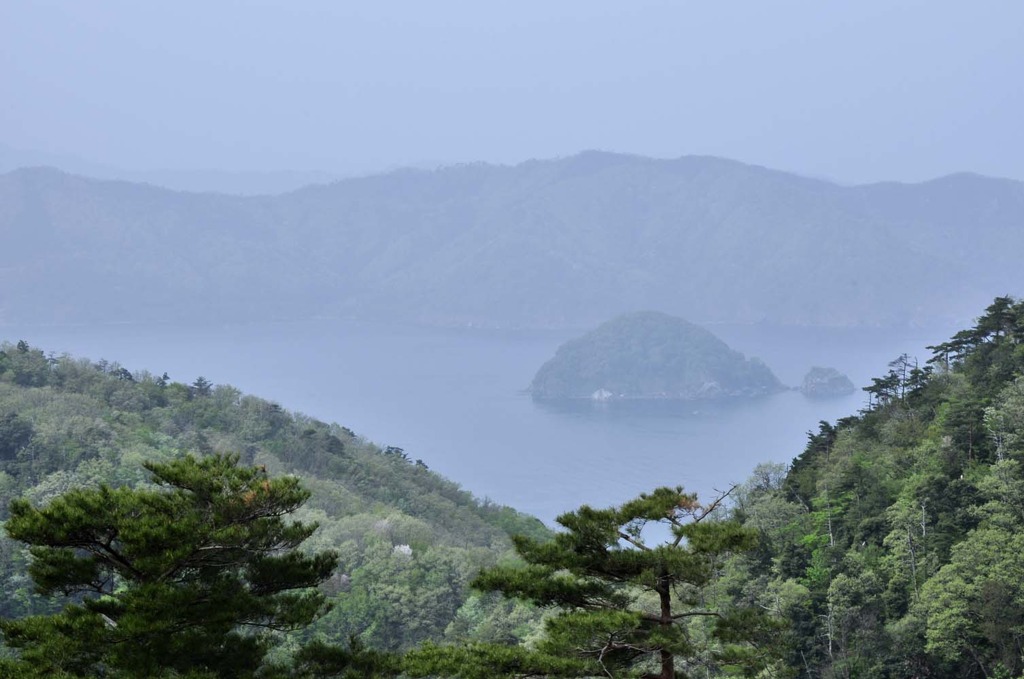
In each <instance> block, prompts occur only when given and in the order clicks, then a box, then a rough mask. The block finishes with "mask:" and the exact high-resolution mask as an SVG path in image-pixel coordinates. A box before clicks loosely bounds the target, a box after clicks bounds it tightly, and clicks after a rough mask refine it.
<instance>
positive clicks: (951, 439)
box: [730, 297, 1024, 679]
mask: <svg viewBox="0 0 1024 679" xmlns="http://www.w3.org/2000/svg"><path fill="white" fill-rule="evenodd" d="M932 349H933V351H934V355H933V356H932V358H931V360H929V361H928V363H927V364H926V365H925V366H924V367H921V366H920V365H919V364H918V362H917V361H916V359H913V358H910V357H909V356H907V355H902V356H900V357H898V358H897V359H895V360H894V361H892V362H891V363H890V364H889V366H888V372H887V373H886V374H885V375H884V376H883V377H881V378H878V379H876V380H874V381H873V383H872V385H871V386H869V387H868V388H867V391H868V392H869V394H870V395H871V401H870V404H869V406H868V407H867V408H866V409H865V410H863V411H862V412H861V413H860V414H859V415H858V416H856V417H848V418H844V419H842V420H839V421H838V422H836V423H834V424H830V423H825V422H822V423H821V424H820V426H819V429H818V431H817V432H814V433H811V434H809V439H808V444H807V447H806V449H805V450H804V452H803V453H802V454H801V455H800V456H798V457H797V458H796V459H795V460H794V461H793V464H792V465H791V467H790V468H789V471H788V473H787V474H786V475H785V478H784V480H782V481H781V482H778V483H773V482H771V479H772V478H777V477H778V475H774V476H773V475H771V474H768V475H765V474H764V473H761V474H760V475H757V476H755V478H754V479H752V480H751V482H750V483H748V484H747V485H746V486H745V487H744V488H743V489H741V492H740V493H739V494H738V501H737V503H736V506H735V508H734V510H733V511H734V514H733V516H734V517H735V518H736V519H738V520H741V521H742V522H743V523H744V525H745V526H747V527H749V528H754V529H757V530H758V531H759V532H760V533H761V535H762V545H763V547H762V549H761V550H759V551H757V552H753V553H751V554H747V555H742V556H740V557H734V558H733V560H732V564H731V566H730V568H731V569H732V572H733V573H734V575H733V576H732V579H731V581H732V582H733V583H735V584H734V586H733V589H734V593H733V596H734V597H740V598H742V597H746V598H748V599H749V600H752V601H753V602H755V603H756V604H757V605H760V606H762V607H764V608H766V609H768V610H773V611H777V612H778V613H779V614H781V615H782V616H784V617H785V619H786V620H787V621H788V623H789V634H788V635H787V637H786V645H787V646H788V657H787V660H786V665H787V666H788V669H789V671H790V672H792V673H794V674H797V675H798V676H804V677H906V676H915V677H949V678H953V677H956V678H962V677H963V678H969V679H973V678H981V677H995V676H1006V677H1011V676H1019V675H1020V674H1021V672H1022V671H1024V660H1022V657H1024V656H1022V652H1021V648H1024V613H1022V611H1024V594H1022V592H1024V571H1022V570H1021V568H1020V566H1019V563H1018V562H1019V560H1020V559H1019V555H1020V552H1021V550H1022V549H1024V545H1021V544H1020V538H1019V536H1020V535H1021V534H1022V532H1024V473H1022V469H1021V464H1022V463H1024V460H1022V459H1021V457H1022V453H1024V449H1022V446H1021V435H1022V432H1024V416H1022V413H1024V405H1022V404H1024V397H1022V396H1021V394H1022V389H1024V387H1022V385H1024V377H1022V373H1024V303H1022V302H1018V301H1015V300H1013V299H1011V298H1008V297H1001V298H998V299H996V300H995V301H994V302H993V304H992V305H991V306H989V307H988V308H987V309H986V310H985V314H984V315H983V316H982V317H981V318H979V319H978V322H977V324H976V325H975V327H973V328H970V329H967V330H963V331H961V332H958V333H957V334H956V335H954V337H953V338H952V339H951V340H950V341H948V342H945V343H942V344H939V345H936V346H935V347H932ZM766 479H767V481H766Z"/></svg>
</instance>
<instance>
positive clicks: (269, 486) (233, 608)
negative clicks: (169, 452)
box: [0, 456, 337, 677]
mask: <svg viewBox="0 0 1024 679" xmlns="http://www.w3.org/2000/svg"><path fill="white" fill-rule="evenodd" d="M237 462H238V460H237V457H232V456H214V457H210V458H205V459H197V458H194V457H192V456H188V457H185V458H183V459H180V460H175V461H173V462H170V463H166V464H156V463H150V464H147V465H146V468H147V469H148V470H149V472H150V473H151V474H152V476H153V482H154V484H155V486H156V487H155V488H152V489H129V488H114V489H112V488H110V487H108V486H100V487H99V488H97V489H74V490H70V491H68V492H67V493H65V494H64V495H62V496H60V497H58V498H56V499H55V500H53V501H52V502H50V503H49V504H48V505H47V506H46V507H43V508H35V507H33V506H32V505H30V504H29V503H28V502H27V501H25V500H17V501H15V502H14V503H12V506H11V517H10V519H9V520H8V521H7V523H6V525H5V528H6V530H7V533H8V534H9V535H10V536H11V537H12V538H14V539H16V540H20V541H22V542H25V543H28V544H29V545H31V553H32V563H31V565H30V567H29V573H30V575H31V576H32V579H33V581H34V582H35V585H36V589H37V591H38V592H39V593H40V594H44V595H53V594H62V595H64V596H70V597H74V601H75V603H72V604H69V605H68V606H67V607H66V608H65V609H64V611H63V612H61V613H58V614H53V615H49V616H32V617H28V618H24V619H21V620H14V621H4V622H2V623H0V631H2V633H3V635H4V639H5V641H6V642H7V644H8V645H10V646H11V647H13V648H16V649H18V650H19V651H20V652H21V653H20V657H21V660H22V661H23V662H24V663H26V664H27V665H28V666H29V667H31V668H32V669H33V671H37V672H65V673H67V674H70V675H74V676H96V675H98V674H103V673H105V672H108V671H110V672H114V673H118V672H124V673H128V674H134V675H136V676H140V675H141V676H156V675H158V674H160V673H161V672H166V671H173V672H177V673H181V674H187V673H189V672H193V671H199V672H209V673H211V674H214V675H216V676H219V677H248V676H253V675H254V673H255V672H256V671H257V670H258V669H259V667H260V666H261V664H262V661H263V656H264V654H265V653H266V650H267V646H268V644H269V643H270V640H271V636H270V632H271V631H287V630H296V629H301V628H303V627H305V626H306V625H308V624H309V623H311V622H312V621H313V620H314V619H315V618H316V617H317V616H318V615H319V614H320V613H321V612H322V610H323V609H324V605H325V602H324V596H323V594H322V593H320V592H319V591H318V590H317V589H316V586H317V585H318V584H319V583H320V582H322V581H323V580H325V579H327V578H328V577H329V576H330V574H331V572H332V571H333V570H334V568H335V566H336V564H337V555H336V554H334V553H331V552H322V553H319V554H315V555H305V554H302V553H300V552H298V551H296V548H297V547H298V546H299V545H300V544H301V543H302V542H304V541H305V540H306V539H307V538H308V537H309V536H310V535H311V534H312V533H313V531H314V530H315V529H316V526H315V525H307V524H303V523H300V522H286V521H285V520H284V518H283V516H285V515H287V514H290V513H292V512H294V511H295V510H296V509H298V507H299V506H300V505H302V504H303V503H304V502H305V501H306V500H307V499H308V497H309V493H308V492H307V491H305V490H303V489H302V488H301V487H300V486H299V483H298V480H297V479H296V478H294V477H285V478H270V477H268V475H267V474H266V471H265V470H264V469H262V468H255V467H250V468H244V467H239V466H237Z"/></svg>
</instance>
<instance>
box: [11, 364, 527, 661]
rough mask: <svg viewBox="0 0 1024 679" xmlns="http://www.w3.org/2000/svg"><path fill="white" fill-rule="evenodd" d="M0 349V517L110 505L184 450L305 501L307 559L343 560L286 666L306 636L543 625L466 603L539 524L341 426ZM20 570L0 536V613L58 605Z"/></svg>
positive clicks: (396, 642)
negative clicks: (25, 375)
mask: <svg viewBox="0 0 1024 679" xmlns="http://www.w3.org/2000/svg"><path fill="white" fill-rule="evenodd" d="M0 352H2V354H3V356H4V358H2V359H0V520H3V519H6V518H7V515H8V510H9V507H10V506H11V503H12V501H14V500H18V499H23V500H27V501H28V502H30V503H31V504H32V505H34V506H40V505H46V504H47V503H50V502H54V501H56V500H57V499H58V498H61V497H64V496H65V495H66V494H68V493H69V492H72V491H73V492H80V491H92V490H97V489H99V488H100V487H101V486H104V485H105V486H108V487H109V490H108V492H110V493H112V494H113V496H114V497H119V495H118V494H119V493H127V492H129V490H130V489H137V490H147V491H152V490H154V489H153V488H152V484H151V482H150V480H149V479H148V478H147V474H146V472H145V468H144V465H145V464H149V463H155V464H158V465H159V464H166V463H170V462H172V461H174V460H178V459H181V458H183V457H185V456H186V455H188V454H190V453H192V454H200V455H202V456H206V457H211V456H216V455H228V454H236V453H237V454H238V455H239V458H240V462H241V463H242V464H244V465H249V466H263V467H265V468H266V470H267V474H268V475H270V476H274V477H286V478H287V477H292V476H295V477H299V478H301V479H302V485H303V486H304V487H305V488H306V489H308V491H309V493H310V497H309V499H308V500H307V501H306V502H305V504H303V505H302V506H301V507H299V508H298V509H297V511H296V512H295V518H296V519H297V520H299V521H301V522H303V523H307V524H314V523H315V524H318V525H319V529H318V530H317V531H316V532H314V533H313V534H312V535H311V536H310V537H309V538H308V539H307V540H306V542H305V543H304V544H303V548H302V549H303V550H304V551H307V552H315V551H325V550H334V551H337V552H338V554H339V558H340V562H339V567H338V569H337V570H336V571H334V572H333V574H332V575H331V577H330V578H329V579H328V580H327V581H326V582H324V583H323V584H322V585H321V588H320V589H321V591H322V592H323V593H324V594H325V596H326V598H327V600H328V602H329V603H331V604H332V605H333V608H332V610H330V611H329V612H328V614H327V615H326V616H325V617H323V618H320V619H319V620H317V621H315V622H314V623H313V625H311V626H310V627H309V628H308V629H305V630H299V631H295V632H290V633H287V634H284V637H283V639H284V641H283V642H282V644H281V645H280V646H279V647H278V648H276V649H275V650H274V657H273V662H274V663H278V664H281V663H284V664H287V658H288V657H289V654H291V653H293V652H296V651H297V649H299V648H300V647H301V645H302V643H303V642H304V641H306V640H308V639H311V638H320V639H322V640H323V641H324V642H326V643H332V644H335V645H338V646H339V647H345V648H348V647H349V637H350V636H351V635H356V636H357V638H358V641H359V642H360V643H363V644H365V645H366V646H367V647H368V648H371V649H401V650H405V649H407V648H410V647H412V646H413V645H415V644H417V643H419V642H421V641H423V640H426V639H433V640H435V641H442V640H447V639H452V640H460V641H469V640H473V639H486V640H494V639H495V638H496V636H495V635H497V638H500V639H501V640H503V641H507V640H510V639H511V640H519V639H522V638H525V637H526V636H529V635H530V634H531V633H532V632H533V631H534V630H536V629H537V628H538V627H539V623H538V619H539V614H538V612H536V611H535V610H533V609H531V608H529V607H526V606H520V607H518V608H517V609H516V610H515V614H514V616H513V619H514V620H516V621H517V622H516V624H515V625H510V626H505V625H504V622H505V621H504V620H503V619H501V617H500V616H501V612H502V611H505V610H506V609H505V604H504V603H501V602H498V601H496V600H494V599H491V598H487V599H484V600H477V601H475V602H473V603H471V604H467V602H468V599H469V598H470V596H471V593H470V591H469V581H470V579H471V577H472V574H473V573H475V572H477V571H478V570H479V569H480V568H483V567H486V566H490V565H494V564H495V563H497V562H499V560H501V559H504V558H507V557H508V556H509V555H511V550H512V546H511V540H510V539H509V537H508V535H509V534H510V533H523V534H529V535H532V536H534V537H537V538H538V539H543V537H544V536H545V535H546V534H547V529H546V528H545V527H544V526H543V524H541V523H540V522H539V521H537V520H536V519H533V518H531V517H527V516H524V515H522V514H519V513H518V512H516V511H514V510H512V509H510V508H508V507H502V506H499V505H496V504H493V503H490V502H481V501H478V500H476V499H475V498H474V497H473V496H472V495H471V494H470V493H468V492H466V491H464V490H462V489H460V488H459V487H458V486H457V485H456V484H454V483H452V482H451V481H448V480H446V479H444V478H442V477H440V476H438V475H437V474H435V473H433V472H431V471H430V470H428V469H427V468H426V467H425V465H423V464H417V463H416V462H415V461H414V460H411V459H409V456H408V455H405V456H401V455H395V454H387V453H385V451H384V450H383V449H382V448H380V447H378V446H375V445H373V444H371V443H368V442H367V441H365V440H363V439H361V438H360V437H358V436H356V435H355V434H354V433H353V432H352V431H351V430H349V429H347V428H345V427H343V426H339V425H335V424H326V423H324V422H320V421H317V420H314V419H312V418H309V417H305V416H303V415H297V414H293V413H289V412H288V411H286V410H285V409H283V408H282V407H281V406H279V405H277V404H275V403H273V402H270V401H267V400H264V399H261V398H257V397H255V396H249V395H244V394H241V393H240V392H239V391H238V390H237V389H234V388H232V387H229V386H225V385H211V384H207V383H208V382H209V380H190V381H191V382H192V384H191V385H187V384H183V383H179V382H174V381H171V380H170V378H169V377H168V376H167V375H166V374H163V375H161V376H157V375H154V374H150V373H146V372H132V373H129V372H128V371H127V370H126V369H124V368H123V367H122V366H120V365H119V364H117V363H110V362H106V361H100V362H90V361H87V360H84V359H75V358H71V357H67V356H61V357H56V358H47V357H46V356H45V355H44V354H43V352H42V351H39V350H37V349H34V348H32V347H31V346H29V345H27V344H23V347H22V349H19V348H18V347H17V346H15V345H10V344H0ZM25 365H28V366H32V367H33V370H37V372H36V373H33V374H36V375H37V376H38V379H35V378H34V379H33V385H27V384H19V383H17V382H18V381H19V380H20V381H24V380H21V379H20V378H18V375H20V374H22V373H21V372H16V371H15V367H17V370H18V371H22V369H23V368H24V366H25ZM19 366H20V367H19ZM30 372H31V371H30ZM126 374H127V375H130V377H131V379H128V378H127V377H126ZM16 378H17V379H16ZM183 525H184V524H183ZM183 530H184V529H183ZM406 549H408V550H409V554H406V553H405V550H406ZM396 550H397V551H396ZM28 566H29V554H28V549H27V548H26V547H24V546H23V545H22V544H20V543H18V542H16V541H14V540H11V539H10V538H8V537H7V536H5V535H2V534H0V617H2V618H4V619H18V618H24V617H26V616H31V615H43V614H51V613H55V612H57V611H58V610H59V607H58V606H57V605H56V604H55V603H54V602H53V601H52V600H51V599H49V598H47V597H43V596H40V595H39V594H37V593H36V592H35V588H34V586H33V584H32V582H31V581H30V580H29V577H28V575H27V569H28ZM467 605H468V606H469V608H467V609H466V610H465V611H463V608H464V607H465V606H467ZM456 620H458V621H459V623H458V625H455V626H454V627H452V629H451V631H449V627H450V626H452V625H453V623H454V622H455V621H456Z"/></svg>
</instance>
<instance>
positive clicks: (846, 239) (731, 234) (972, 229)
mask: <svg viewBox="0 0 1024 679" xmlns="http://www.w3.org/2000/svg"><path fill="white" fill-rule="evenodd" d="M1022 251H1024V183H1021V182H1016V181H1011V180H1003V179H992V178H987V177H981V176H977V175H969V174H960V175H951V176H948V177H943V178H940V179H936V180H933V181H928V182H924V183H919V184H898V183H880V184H871V185H864V186H852V187H847V186H840V185H837V184H833V183H829V182H826V181H820V180H814V179H808V178H805V177H800V176H797V175H793V174H789V173H785V172H779V171H774V170H769V169H765V168H762V167H756V166H751V165H745V164H742V163H738V162H734V161H729V160H722V159H718V158H711V157H683V158H679V159H676V160H654V159H649V158H643V157H638V156H629V155H618V154H610V153H600V152H586V153H582V154H579V155H577V156H573V157H570V158H564V159H557V160H545V161H529V162H526V163H522V164H520V165H516V166H512V167H509V166H494V165H486V164H471V165H460V166H453V167H447V168H443V169H439V170H434V171H421V170H402V171H396V172H391V173H388V174H382V175H376V176H371V177H365V178H359V179H350V180H344V181H340V182H337V183H334V184H328V185H321V186H311V187H308V188H304V189H300V190H298V191H294V192H291V193H286V194H283V195H277V196H257V197H239V196H227V195H219V194H212V193H184V192H176V191H171V190H167V189H162V188H158V187H155V186H150V185H145V184H132V183H126V182H112V181H98V180H92V179H87V178H83V177H79V176H74V175H69V174H65V173H62V172H59V171H56V170H52V169H46V168H31V169H19V170H15V171H12V172H9V173H7V174H4V175H0V322H6V323H13V322H86V321H104V322H122V321H154V320H162V321H172V322H181V321H205V320H221V321H222V320H238V321H244V320H255V319H268V318H275V319H286V318H301V317H312V316H330V317H356V318H367V319H384V318H386V319H393V320H401V321H408V322H422V323H430V324H446V325H449V324H450V325H468V324H472V325H484V326H496V327H512V326H523V327H553V326H586V325H591V324H594V323H596V322H599V321H601V320H604V319H606V318H608V317H610V316H613V315H615V314H618V313H622V312H626V311H632V310H636V309H640V308H644V309H657V310H660V311H663V312H667V313H672V314H676V315H681V316H685V317H686V318H689V319H691V320H693V321H696V322H702V323H704V322H772V323H789V324H829V325H856V324H873V325H877V324H889V323H896V322H918V323H927V322H935V321H949V320H957V319H963V318H969V317H970V315H971V314H972V313H974V311H975V310H976V309H978V308H981V306H983V305H984V302H985V300H990V299H991V298H992V297H993V296H994V295H998V294H1006V293H1015V292H1017V291H1019V290H1020V289H1022V288H1024V268H1022V267H1021V266H1020V265H1019V257H1020V253H1021V252H1022Z"/></svg>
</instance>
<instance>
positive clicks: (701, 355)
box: [530, 311, 782, 400]
mask: <svg viewBox="0 0 1024 679" xmlns="http://www.w3.org/2000/svg"><path fill="white" fill-rule="evenodd" d="M780 389H782V385H781V383H780V382H779V380H778V378H776V377H775V375H774V374H772V371H771V370H770V369H769V368H768V366H766V365H765V364H764V363H762V362H761V361H759V360H757V359H747V358H745V357H744V356H743V354H741V353H739V352H738V351H734V350H732V349H730V348H729V346H728V345H727V344H726V343H725V342H723V341H722V340H720V339H718V338H717V337H715V336H714V335H713V334H712V333H711V332H709V331H708V330H706V329H704V328H702V327H700V326H698V325H694V324H693V323H689V322H687V321H685V320H683V319H681V318H675V317H673V316H669V315H667V314H662V313H658V312H654V311H641V312H636V313H632V314H624V315H622V316H618V317H616V318H613V319H612V320H610V321H607V322H606V323H602V324H601V325H600V326H598V327H597V328H595V329H594V330H591V331H590V332H588V333H586V334H585V335H583V336H581V337H577V338H576V339H573V340H571V341H569V342H566V343H565V344H563V345H562V346H560V347H559V348H558V351H557V352H556V353H555V356H554V357H553V358H552V359H551V360H549V361H548V362H546V363H545V364H544V365H542V366H541V367H540V370H538V371H537V374H536V376H535V377H534V378H533V382H532V384H531V385H530V392H531V393H532V394H533V397H534V398H537V399H589V398H599V399H601V400H604V399H684V400H691V399H714V398H734V397H750V396H761V395H764V394H770V393H772V392H776V391H779V390H780Z"/></svg>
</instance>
